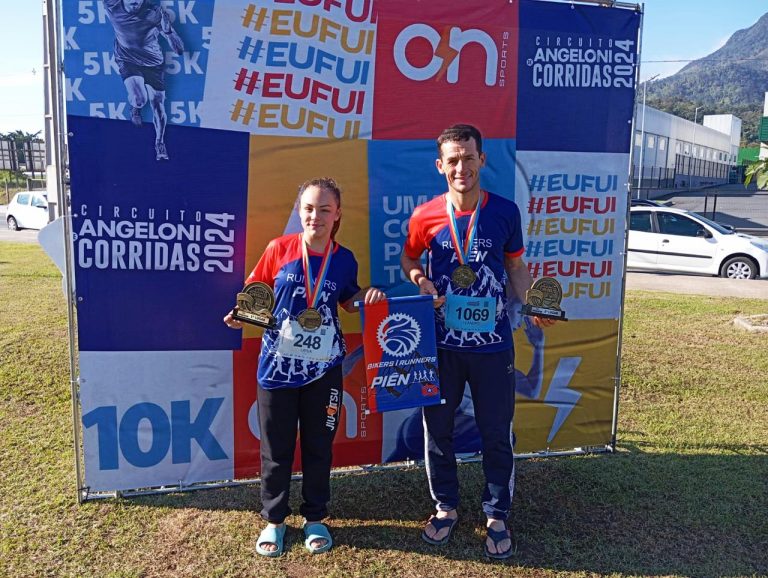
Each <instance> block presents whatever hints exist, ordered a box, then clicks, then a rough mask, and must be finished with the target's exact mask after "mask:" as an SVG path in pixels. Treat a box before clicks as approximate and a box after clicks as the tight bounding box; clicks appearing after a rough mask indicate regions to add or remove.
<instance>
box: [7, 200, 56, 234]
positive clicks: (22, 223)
mask: <svg viewBox="0 0 768 578" xmlns="http://www.w3.org/2000/svg"><path fill="white" fill-rule="evenodd" d="M49 220H50V219H49V214H48V194H47V193H46V192H45V191H22V192H20V193H16V194H15V195H14V196H13V198H12V199H11V202H10V203H9V204H8V209H7V211H6V214H5V222H6V223H7V224H8V228H9V229H10V230H11V231H18V230H19V229H42V228H43V227H45V226H46V225H47V224H48V222H49Z"/></svg>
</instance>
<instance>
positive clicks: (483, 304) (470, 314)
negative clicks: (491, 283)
mask: <svg viewBox="0 0 768 578" xmlns="http://www.w3.org/2000/svg"><path fill="white" fill-rule="evenodd" d="M445 326H446V327H448V328H449V329H458V330H459V331H479V332H482V333H489V332H491V331H493V330H494V329H495V327H496V299H495V298H493V297H466V296H464V295H447V296H446V301H445Z"/></svg>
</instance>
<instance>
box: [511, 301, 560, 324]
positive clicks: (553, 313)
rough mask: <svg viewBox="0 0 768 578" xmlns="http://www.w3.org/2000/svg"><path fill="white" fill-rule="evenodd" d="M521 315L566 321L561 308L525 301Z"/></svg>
mask: <svg viewBox="0 0 768 578" xmlns="http://www.w3.org/2000/svg"><path fill="white" fill-rule="evenodd" d="M522 313H523V315H533V316H535V317H544V318H546V319H557V320H559V321H568V319H567V318H566V316H565V311H563V310H562V309H554V308H552V307H541V306H539V305H531V304H530V303H526V304H525V305H523V309H522Z"/></svg>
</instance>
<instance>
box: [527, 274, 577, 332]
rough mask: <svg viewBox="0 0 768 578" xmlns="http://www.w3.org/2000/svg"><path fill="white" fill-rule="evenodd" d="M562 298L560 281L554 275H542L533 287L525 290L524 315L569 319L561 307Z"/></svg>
mask: <svg viewBox="0 0 768 578" xmlns="http://www.w3.org/2000/svg"><path fill="white" fill-rule="evenodd" d="M562 300H563V287H562V285H560V282H559V281H558V280H557V279H555V278H554V277H542V278H541V279H537V280H536V281H534V282H533V285H531V288H530V289H528V291H526V292H525V301H526V303H525V305H523V309H522V311H523V315H535V316H536V317H546V318H548V319H558V320H560V321H568V319H566V317H565V311H563V310H562V309H560V302H561V301H562Z"/></svg>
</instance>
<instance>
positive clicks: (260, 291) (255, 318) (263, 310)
mask: <svg viewBox="0 0 768 578" xmlns="http://www.w3.org/2000/svg"><path fill="white" fill-rule="evenodd" d="M274 306H275V293H274V291H272V288H271V287H270V286H269V285H267V284H266V283H262V282H261V281H256V282H255V283H248V284H247V285H246V286H245V287H243V290H242V291H241V292H240V293H238V294H237V305H236V306H235V308H234V309H233V310H232V317H234V318H235V319H237V320H238V321H242V322H243V323H250V324H251V325H258V326H259V327H264V328H266V329H272V328H273V327H275V325H276V324H277V320H276V319H275V316H274V315H272V308H273V307H274Z"/></svg>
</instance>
